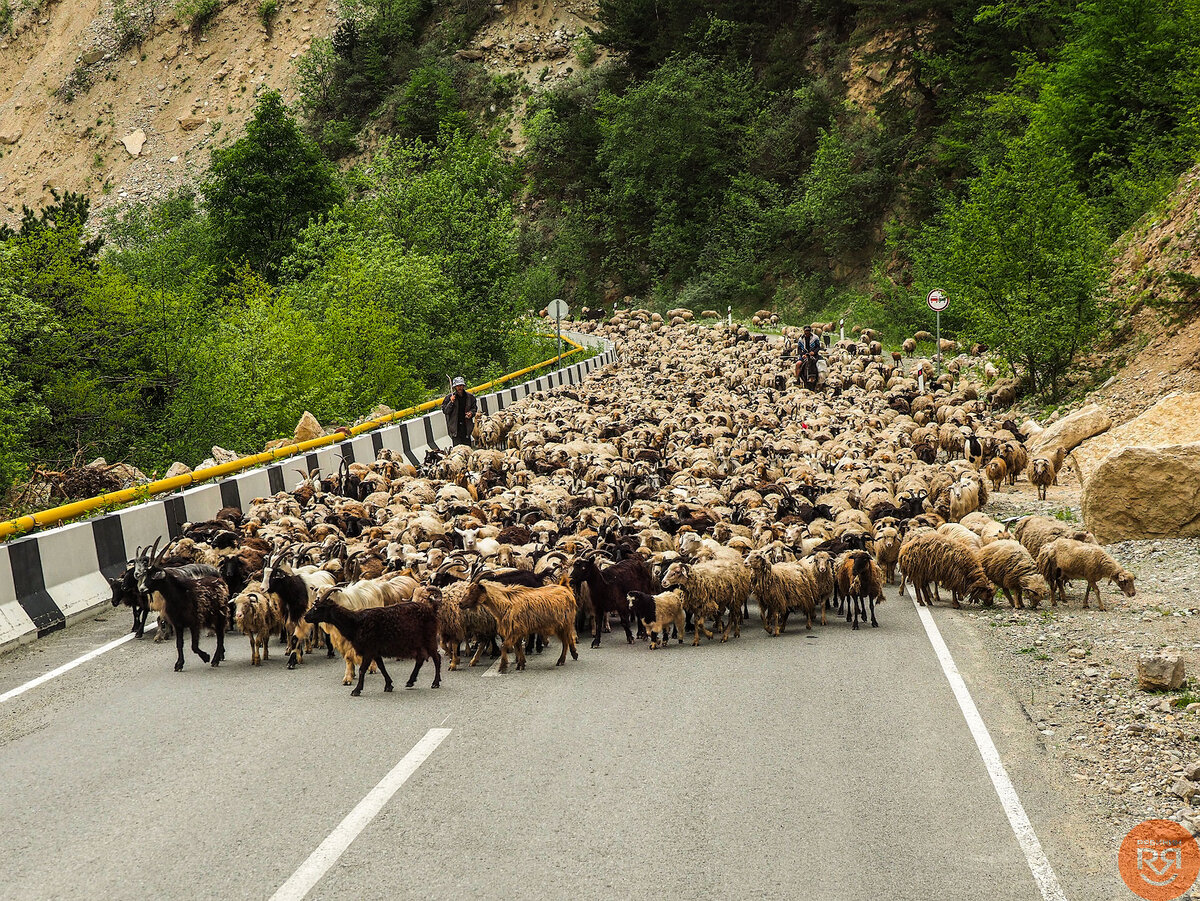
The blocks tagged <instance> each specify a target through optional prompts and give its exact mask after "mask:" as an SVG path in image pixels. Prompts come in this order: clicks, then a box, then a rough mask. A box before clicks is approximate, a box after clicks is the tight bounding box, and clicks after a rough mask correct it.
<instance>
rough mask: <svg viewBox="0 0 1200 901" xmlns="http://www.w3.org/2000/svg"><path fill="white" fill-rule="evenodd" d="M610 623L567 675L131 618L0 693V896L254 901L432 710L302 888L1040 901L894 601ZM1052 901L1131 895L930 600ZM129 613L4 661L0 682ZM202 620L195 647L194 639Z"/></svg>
mask: <svg viewBox="0 0 1200 901" xmlns="http://www.w3.org/2000/svg"><path fill="white" fill-rule="evenodd" d="M751 613H752V616H751V620H750V621H749V622H748V623H747V625H746V628H744V629H743V632H742V637H741V638H739V639H737V640H733V641H731V642H730V643H728V644H726V645H720V644H718V643H705V644H703V645H701V646H700V647H699V648H692V647H691V645H690V640H689V643H688V644H686V645H672V646H670V647H668V648H666V649H663V650H657V651H653V652H651V651H649V650H648V649H647V648H646V646H645V644H642V643H638V644H635V645H634V646H633V647H629V646H627V645H625V644H624V641H623V639H620V640H618V639H619V630H618V631H617V632H614V633H612V634H608V635H605V638H604V647H603V648H601V649H600V650H591V649H590V648H589V647H588V646H587V642H586V641H584V642H581V648H580V659H579V661H577V662H575V661H571V660H570V659H569V658H568V660H567V664H566V666H565V667H564V668H562V669H555V667H554V665H553V664H554V660H555V659H556V658H557V654H558V649H557V645H555V646H553V647H552V648H551V649H550V650H548V651H547V652H546V653H544V654H543V655H541V656H540V657H531V658H530V663H529V668H528V670H527V671H525V672H523V673H515V672H514V673H511V674H509V675H506V676H502V677H495V678H485V677H484V676H483V672H484V668H483V667H477V668H476V669H474V670H469V671H463V672H455V673H449V672H447V671H445V670H443V677H444V682H443V687H442V688H440V689H438V690H436V691H433V690H431V689H430V688H429V683H430V682H431V681H432V677H433V672H432V668H428V667H427V671H423V672H422V674H421V676H420V679H419V682H418V688H417V689H415V690H412V691H404V690H402V689H401V688H400V687H401V686H402V685H403V682H404V680H405V678H406V677H407V673H408V670H409V667H408V666H407V665H405V664H403V663H401V664H397V665H396V670H395V671H393V677H395V678H397V686H398V689H399V690H397V691H396V692H395V693H393V694H390V695H389V694H384V692H383V690H382V679H381V678H380V677H378V676H375V677H368V680H367V688H366V691H365V692H364V695H363V697H361V698H352V697H350V695H349V691H350V690H349V689H348V688H343V686H342V685H341V678H340V677H341V672H342V664H341V661H340V660H336V661H335V660H326V659H325V658H324V657H310V658H308V660H307V662H306V663H305V664H304V665H303V667H301V668H300V669H298V670H296V671H294V672H288V671H287V670H285V669H284V666H283V662H282V661H281V660H278V659H272V660H270V661H269V662H268V663H267V665H265V666H263V667H261V668H252V667H251V666H250V665H249V656H250V655H249V648H248V646H247V644H248V642H247V641H246V640H245V639H243V638H242V637H241V636H236V637H234V638H232V640H231V641H230V643H229V650H228V660H227V662H226V663H225V664H223V665H222V666H221V667H220V668H219V669H217V670H213V669H211V668H210V667H207V666H203V665H201V664H200V662H199V660H198V659H196V658H195V657H194V656H192V655H191V654H190V652H189V654H188V657H187V664H186V668H185V670H184V672H182V673H178V674H177V673H174V672H172V671H171V667H172V663H173V659H174V647H173V645H166V644H158V645H155V644H153V643H152V642H151V640H150V639H149V638H147V639H144V640H142V641H133V642H129V643H127V644H124V645H122V646H120V647H118V648H116V649H115V650H113V651H111V652H109V653H107V654H105V655H104V656H102V657H99V658H97V659H95V660H92V661H89V662H87V663H85V664H83V665H82V666H80V667H78V668H76V669H74V670H72V671H70V672H68V673H66V674H64V675H62V676H60V677H58V678H56V679H54V680H52V681H51V682H49V683H47V684H44V685H41V686H39V687H37V688H35V689H33V690H31V691H29V692H27V693H25V694H23V695H21V696H19V697H17V698H14V699H12V700H10V701H7V702H5V703H3V704H0V824H2V825H0V898H12V899H21V901H30V899H42V898H96V899H106V898H113V899H118V898H119V899H124V898H155V899H176V898H178V899H185V898H186V899H196V898H216V897H220V898H248V899H257V898H263V899H265V898H269V897H270V896H271V895H272V893H274V892H275V890H276V889H278V888H279V887H280V886H281V885H282V884H283V883H284V882H285V881H286V880H287V879H288V877H289V876H291V875H292V873H293V872H294V871H295V870H296V869H297V868H298V867H299V866H301V864H303V863H304V861H305V860H306V858H308V856H309V855H310V854H311V853H312V852H313V851H314V849H316V848H317V847H318V845H320V844H321V842H322V841H323V840H324V839H325V838H326V836H328V835H329V834H330V832H331V831H333V830H334V829H335V828H336V827H337V826H338V824H339V823H340V822H341V821H342V819H343V817H345V816H346V814H347V813H348V812H350V811H351V809H352V808H354V807H355V805H356V804H358V802H359V801H360V800H361V799H362V798H363V797H364V796H365V795H367V793H368V792H370V791H371V789H372V788H373V787H374V786H375V785H376V783H378V782H379V781H380V780H381V779H382V778H383V777H384V776H385V775H386V774H387V773H388V771H389V770H391V769H392V767H393V766H395V764H396V763H397V761H399V760H400V759H401V758H402V757H404V756H405V754H407V753H408V751H409V749H411V748H412V747H413V746H414V745H416V744H417V742H419V741H420V740H421V738H422V737H423V736H424V735H425V734H426V733H427V732H428V730H430V729H432V728H435V727H439V726H442V727H445V728H448V729H450V730H451V732H450V734H449V736H448V737H447V738H446V739H445V740H444V741H443V743H442V744H441V745H440V746H439V747H438V748H437V749H436V750H435V751H434V752H433V753H432V754H431V756H430V757H429V758H428V759H427V760H426V761H425V762H424V763H423V764H422V765H421V766H420V767H419V768H418V769H417V771H416V772H415V774H414V775H413V776H412V777H411V778H410V779H409V780H408V782H407V783H405V784H404V785H403V786H402V787H401V788H400V789H399V790H398V791H397V792H396V794H395V795H394V796H393V797H392V798H391V799H390V800H389V801H388V803H387V804H386V805H385V806H384V807H383V809H382V811H381V812H380V813H379V815H378V816H377V817H376V818H375V819H374V820H373V821H371V822H370V823H369V824H368V825H367V826H366V828H365V829H364V830H363V831H362V833H361V834H360V835H359V836H358V837H357V839H356V840H355V841H354V842H353V843H352V844H351V845H350V846H349V848H348V850H347V851H346V852H345V854H344V855H343V856H342V857H341V858H340V859H339V860H338V861H337V862H336V863H335V864H334V865H333V866H332V868H331V869H330V870H329V872H328V873H327V874H326V875H325V876H324V878H323V879H321V881H320V882H319V883H317V885H316V887H315V888H314V889H313V890H312V892H311V893H310V894H309V896H308V897H310V898H316V899H342V898H346V899H350V898H353V899H362V898H418V897H419V898H426V899H430V898H432V899H439V898H450V897H458V898H497V899H498V898H508V899H511V898H538V899H558V898H563V899H566V898H655V899H658V898H662V897H672V898H674V897H679V898H697V899H701V898H703V899H708V898H714V899H715V898H721V899H724V898H739V899H740V898H787V899H845V901H856V899H871V901H878V899H935V898H936V899H970V898H980V899H984V898H987V899H1018V898H1019V899H1034V898H1040V897H1041V895H1040V894H1039V891H1038V888H1037V886H1036V884H1035V883H1034V880H1033V878H1032V876H1031V874H1030V870H1029V867H1028V864H1027V862H1026V859H1025V857H1024V854H1023V852H1022V851H1021V849H1020V847H1019V845H1018V843H1017V841H1016V839H1015V837H1014V835H1013V832H1012V831H1011V829H1010V827H1009V824H1008V820H1007V819H1006V817H1005V814H1004V811H1003V809H1002V807H1001V804H1000V801H999V800H998V798H997V795H996V793H995V790H994V789H993V787H992V784H991V782H990V781H989V779H988V776H987V773H986V771H985V769H984V765H983V763H982V761H981V758H980V755H979V752H978V750H977V748H976V746H975V743H974V741H973V739H972V738H971V735H970V733H969V731H968V729H967V726H966V724H965V722H964V720H963V716H962V714H961V712H960V710H959V708H958V706H957V703H956V701H955V699H954V697H953V695H952V693H951V690H950V688H949V685H948V684H947V681H946V678H945V676H944V675H943V673H942V670H941V668H940V665H939V663H938V661H937V659H936V657H935V655H934V652H933V650H932V648H931V646H930V643H929V640H928V638H927V636H926V635H925V633H924V630H923V629H922V627H921V624H920V622H919V620H918V618H917V615H916V612H915V610H914V609H913V607H912V605H911V603H910V602H909V601H908V600H906V599H902V598H899V597H898V596H890V600H889V602H888V603H887V604H885V605H882V606H881V607H880V608H879V618H880V621H881V624H882V625H881V627H880V628H879V629H869V628H868V629H865V630H861V631H859V632H852V631H851V630H850V628H849V626H847V625H846V624H845V623H844V622H838V621H836V619H831V621H830V625H828V626H826V627H821V626H817V628H816V629H815V630H814V631H813V632H811V633H807V634H806V633H805V631H804V629H803V625H801V626H800V627H799V628H798V629H797V627H796V625H795V619H793V621H792V625H791V627H790V628H789V631H788V633H787V634H785V635H783V636H782V637H779V638H769V637H767V636H766V635H765V633H764V632H763V631H762V629H761V628H760V627H759V625H758V620H757V617H756V614H755V611H754V610H753V607H752V609H751ZM935 615H936V619H937V621H938V623H939V624H940V626H941V628H942V630H943V633H944V635H945V637H946V640H947V643H948V645H949V647H950V650H951V652H952V653H954V655H955V658H956V660H957V662H958V664H959V667H960V668H961V669H962V670H963V673H964V676H965V677H966V680H967V684H968V686H969V687H970V689H971V691H972V694H973V695H974V696H975V698H976V700H977V702H978V704H979V707H980V710H981V712H982V714H983V716H984V719H985V720H986V721H987V722H988V725H989V728H990V730H991V733H992V735H993V738H994V739H995V741H996V744H997V746H998V748H999V750H1000V754H1001V757H1002V758H1003V760H1004V762H1005V764H1006V766H1008V767H1009V771H1010V775H1011V776H1012V778H1013V782H1014V783H1015V785H1016V788H1017V791H1018V792H1019V793H1020V795H1021V799H1022V801H1023V802H1024V803H1025V807H1026V809H1027V811H1028V813H1029V817H1030V819H1031V821H1032V823H1033V826H1034V828H1035V829H1036V830H1037V832H1038V835H1039V837H1040V839H1041V841H1042V844H1043V846H1044V847H1045V850H1046V853H1047V855H1048V857H1049V859H1050V862H1051V864H1052V865H1053V866H1054V869H1055V871H1056V873H1057V875H1058V878H1059V880H1060V881H1061V883H1062V886H1063V889H1064V890H1065V893H1066V896H1067V897H1068V898H1070V899H1072V901H1074V899H1093V898H1094V899H1109V898H1124V897H1129V895H1128V893H1125V894H1122V892H1124V891H1125V890H1124V889H1123V887H1121V884H1120V882H1119V880H1118V879H1117V877H1116V874H1115V861H1113V862H1111V863H1110V862H1109V860H1108V855H1107V852H1106V851H1104V849H1103V848H1102V847H1101V845H1102V841H1101V840H1100V838H1099V836H1097V835H1094V834H1093V831H1092V829H1091V827H1090V825H1089V824H1088V823H1087V822H1086V819H1085V818H1084V817H1083V816H1082V814H1081V813H1080V812H1078V811H1076V810H1074V809H1073V808H1072V807H1071V806H1070V803H1069V800H1068V799H1069V795H1068V793H1067V792H1065V791H1063V790H1060V788H1059V786H1057V785H1056V781H1057V776H1056V775H1055V774H1054V773H1052V772H1051V770H1050V767H1049V766H1048V764H1047V762H1046V758H1045V757H1044V755H1043V754H1042V753H1041V752H1040V749H1039V747H1038V746H1037V744H1036V737H1037V733H1036V729H1034V728H1033V727H1032V725H1031V724H1029V723H1028V722H1027V721H1025V720H1024V719H1023V717H1022V715H1021V712H1020V709H1019V706H1018V705H1015V704H1014V703H1013V702H1012V700H1011V699H1009V698H1005V697H1003V696H1000V695H998V694H996V693H995V692H992V691H991V690H990V685H989V682H988V679H987V673H986V669H984V668H981V666H982V663H981V660H982V658H981V655H980V653H979V648H978V645H977V643H976V642H975V641H974V638H973V635H972V632H971V627H969V626H968V625H967V623H966V621H965V619H964V617H963V615H962V614H961V613H960V612H958V611H952V610H948V609H945V608H939V609H937V610H935ZM127 627H128V621H127V618H126V616H125V611H121V612H120V613H119V614H118V613H113V614H110V615H106V616H104V617H103V618H102V619H99V620H94V621H91V622H87V623H83V624H79V625H77V626H74V627H72V628H70V629H68V630H66V631H65V632H62V633H60V634H58V635H55V636H51V637H48V638H47V639H43V640H42V641H40V642H37V643H36V644H35V645H33V646H30V647H27V648H24V649H21V650H19V651H16V652H13V653H11V654H9V655H6V656H5V657H4V658H0V693H2V692H3V691H5V690H7V689H10V688H12V687H15V686H17V685H20V684H22V683H24V682H25V681H27V680H28V679H31V678H34V677H36V676H38V675H40V674H41V673H43V672H45V671H46V670H48V669H50V668H52V667H55V666H58V665H60V664H62V663H65V662H67V661H69V660H71V659H73V658H75V657H77V656H78V655H80V654H82V653H85V652H86V651H88V650H91V649H92V648H94V647H97V646H99V645H101V644H103V643H105V642H106V641H109V640H111V639H113V638H116V637H119V636H120V635H121V634H123V632H124V630H125V629H126V628H127ZM214 643H215V639H213V638H211V637H209V638H206V639H204V640H203V641H202V646H203V647H205V648H206V649H208V650H211V648H212V646H213V645H214Z"/></svg>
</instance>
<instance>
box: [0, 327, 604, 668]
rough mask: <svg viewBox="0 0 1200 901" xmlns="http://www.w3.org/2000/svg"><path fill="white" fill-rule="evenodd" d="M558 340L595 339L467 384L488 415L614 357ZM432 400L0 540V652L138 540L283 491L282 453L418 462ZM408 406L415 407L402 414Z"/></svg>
mask: <svg viewBox="0 0 1200 901" xmlns="http://www.w3.org/2000/svg"><path fill="white" fill-rule="evenodd" d="M563 339H564V341H566V340H569V342H570V344H571V345H573V348H574V349H573V350H572V351H571V354H576V353H578V352H580V351H581V350H583V349H584V348H583V343H584V342H587V343H591V344H593V345H595V344H599V345H600V347H601V353H600V354H599V355H598V356H594V357H590V358H589V359H587V360H583V361H582V362H579V363H576V364H574V365H571V366H565V367H562V368H559V369H556V370H554V371H552V372H549V373H547V374H545V375H541V376H538V377H537V378H536V379H532V380H528V381H525V382H521V383H519V384H517V385H509V386H508V387H502V386H505V385H508V384H509V383H510V382H512V381H513V379H518V378H520V377H521V376H523V375H528V374H529V373H530V372H533V371H534V370H536V369H538V368H541V367H542V366H545V365H548V364H552V363H554V362H555V361H557V360H558V359H559V358H558V357H555V358H554V359H552V360H548V361H546V363H541V364H538V365H537V366H532V367H527V368H526V369H524V370H522V371H521V372H517V373H511V374H510V375H508V376H505V377H503V378H501V379H495V380H493V381H490V382H486V383H484V384H483V385H479V386H476V387H475V388H473V389H472V391H473V393H475V395H476V397H477V398H478V401H479V408H480V410H482V411H483V412H484V413H487V414H489V415H491V414H494V413H497V412H499V411H500V410H502V409H504V408H505V407H507V406H509V405H510V404H513V403H516V402H517V401H519V400H521V399H523V398H525V397H528V396H529V395H530V394H533V393H535V392H538V391H548V390H551V389H553V388H557V387H560V386H563V385H574V384H578V383H579V382H581V381H583V379H584V378H585V377H586V376H587V374H588V373H590V372H592V371H594V370H596V369H598V368H600V367H602V366H606V365H608V364H609V363H611V362H612V361H613V360H614V359H615V350H614V348H613V346H612V344H611V342H608V341H604V340H602V339H595V338H593V337H591V336H587V335H577V334H572V335H571V336H570V338H569V339H568V337H567V335H565V334H564V335H563ZM566 356H568V354H563V357H564V358H565V357H566ZM497 388H498V389H499V390H494V389H497ZM484 391H491V392H492V393H490V394H484V393H483V392H484ZM439 404H440V401H436V400H435V401H427V402H425V403H423V404H420V405H418V406H416V407H412V408H410V409H409V410H401V411H399V412H398V413H393V414H390V415H389V416H386V417H381V419H380V420H377V421H374V422H370V423H363V424H362V425H361V426H359V427H358V428H357V430H356V431H357V434H352V435H351V436H350V437H349V438H347V437H345V436H342V435H335V436H326V437H324V438H317V439H313V441H306V442H301V443H299V444H295V445H290V446H289V447H286V448H278V449H277V450H276V451H275V452H274V453H270V454H257V455H255V456H254V457H244V458H242V459H239V460H237V461H235V462H234V463H227V464H222V465H220V466H215V467H210V468H208V469H205V470H202V471H200V472H197V473H191V474H190V477H187V476H180V477H179V479H166V480H162V481H160V482H157V483H152V484H151V485H148V486H141V487H140V489H138V490H140V491H142V492H145V491H146V490H147V489H148V488H155V487H156V486H157V490H158V491H159V492H162V491H172V492H178V493H172V494H169V495H166V496H160V497H158V498H155V499H151V500H146V501H144V502H142V503H139V504H135V505H133V506H127V507H123V508H121V509H119V510H117V511H115V512H110V513H107V514H106V515H103V516H97V517H93V518H90V519H83V520H80V521H78V522H70V523H67V524H65V525H59V526H57V527H55V528H52V529H46V530H44V531H39V532H35V533H33V534H31V535H27V536H22V537H20V538H17V539H15V540H13V541H10V542H8V543H5V544H0V651H3V650H5V649H7V648H9V647H13V646H15V645H18V644H22V643H25V642H28V641H33V640H35V639H37V638H40V637H41V636H43V635H46V634H47V633H50V632H53V631H56V630H58V629H61V628H63V627H64V626H65V625H66V624H67V623H68V622H73V621H75V620H77V619H81V618H83V617H86V616H89V615H93V614H95V613H96V612H97V611H99V610H100V609H102V608H103V607H104V606H105V605H107V603H108V601H109V598H110V597H111V591H110V589H109V586H108V581H107V580H108V579H109V578H113V577H115V576H117V575H119V574H120V573H121V571H122V570H123V569H124V568H125V564H126V562H127V561H128V560H130V559H132V558H133V556H134V554H135V553H136V549H137V548H138V547H149V546H150V545H152V544H153V543H154V540H155V539H156V538H174V537H176V536H178V535H179V534H180V533H181V531H182V528H183V525H184V523H187V522H199V521H202V520H207V519H211V518H212V517H213V516H214V515H215V514H216V512H217V511H218V510H220V509H221V508H222V507H226V506H237V507H242V506H244V504H245V503H248V502H249V501H250V500H252V499H253V498H256V497H266V496H269V495H272V494H276V493H277V492H280V491H284V490H286V489H287V484H288V482H289V479H288V478H287V477H286V473H285V466H284V465H283V464H285V463H286V462H287V461H288V459H296V460H297V462H299V461H301V460H302V461H303V463H302V468H301V467H300V466H298V467H296V476H295V477H294V478H293V479H291V480H290V481H291V482H293V485H294V484H297V483H299V482H300V481H301V480H302V479H303V478H307V473H308V472H310V471H312V470H314V469H320V470H322V471H324V472H331V471H333V470H335V469H336V468H337V467H338V465H339V464H340V463H341V461H342V460H343V459H346V460H348V461H349V462H352V463H353V462H355V461H356V460H357V461H360V462H367V461H370V460H374V459H376V458H377V457H378V455H379V453H380V452H381V451H382V450H383V449H384V448H388V449H390V450H392V451H393V452H395V453H397V454H399V455H401V456H403V457H404V458H405V459H407V460H408V461H409V462H410V463H412V464H413V465H419V464H420V463H421V462H422V461H423V459H424V455H425V452H426V451H427V450H429V449H431V448H434V447H446V446H449V444H450V437H449V434H448V433H447V431H446V418H445V417H444V416H442V414H441V411H440V409H439V410H438V411H437V412H436V413H430V412H425V411H430V410H433V409H434V408H436V407H438V406H439ZM414 413H424V415H422V416H419V417H417V418H404V417H406V416H411V415H412V414H414ZM301 454H303V457H300V456H299V455H301ZM263 464H266V465H263ZM197 482H199V483H200V484H196V483H197ZM162 486H165V487H162ZM129 499H134V500H136V499H137V495H134V496H133V497H132V498H131V497H130V496H129V495H128V494H126V492H113V493H112V494H109V495H102V496H101V497H100V498H93V499H92V500H93V501H98V502H99V503H98V504H97V505H94V506H92V507H91V508H90V509H93V510H94V509H96V506H103V505H105V504H111V503H121V502H125V501H127V500H129ZM64 511H68V512H65V513H64ZM86 512H89V510H88V509H82V508H81V507H80V506H79V505H75V504H68V505H66V506H65V507H60V508H56V510H54V511H49V510H48V511H45V513H46V514H50V513H57V514H58V515H59V516H63V517H70V516H79V515H81V514H83V513H86ZM35 516H42V514H35ZM22 519H26V518H25V517H23V518H22ZM60 521H61V520H60ZM18 522H19V520H18Z"/></svg>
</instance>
